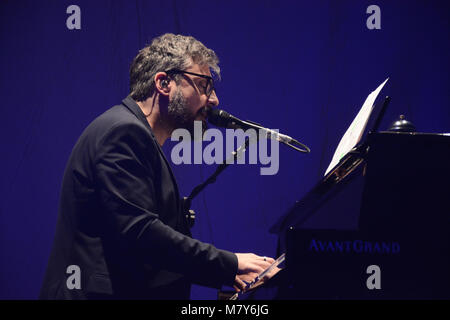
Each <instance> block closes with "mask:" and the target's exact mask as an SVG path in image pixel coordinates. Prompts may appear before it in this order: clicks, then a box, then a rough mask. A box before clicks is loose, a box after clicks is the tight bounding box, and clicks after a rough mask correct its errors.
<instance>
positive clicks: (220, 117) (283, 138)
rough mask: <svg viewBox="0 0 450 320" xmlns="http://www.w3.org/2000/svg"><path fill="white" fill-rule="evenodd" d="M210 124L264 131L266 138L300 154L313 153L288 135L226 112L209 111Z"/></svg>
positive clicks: (218, 110)
mask: <svg viewBox="0 0 450 320" xmlns="http://www.w3.org/2000/svg"><path fill="white" fill-rule="evenodd" d="M208 122H210V123H212V124H213V125H215V126H216V127H222V128H230V129H242V130H247V129H256V130H263V131H264V132H265V134H266V137H267V138H269V139H274V140H277V141H279V142H281V143H284V144H286V145H287V146H289V147H291V148H293V149H295V150H297V151H300V152H304V153H309V152H311V150H310V149H309V148H308V146H306V145H304V144H303V143H301V142H298V141H297V140H295V139H294V138H292V137H290V136H288V135H285V134H282V133H279V132H276V131H274V130H272V129H269V128H265V127H263V126H262V125H260V124H258V123H256V122H253V121H250V120H241V119H239V118H236V117H235V116H233V115H231V114H229V113H228V112H226V111H225V110H221V109H208ZM299 147H300V148H299Z"/></svg>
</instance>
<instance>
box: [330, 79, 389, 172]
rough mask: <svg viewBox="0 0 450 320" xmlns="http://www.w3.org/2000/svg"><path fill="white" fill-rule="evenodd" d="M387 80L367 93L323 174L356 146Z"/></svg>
mask: <svg viewBox="0 0 450 320" xmlns="http://www.w3.org/2000/svg"><path fill="white" fill-rule="evenodd" d="M388 80H389V78H387V79H386V80H384V82H383V83H382V84H380V85H379V86H378V88H376V89H375V91H373V92H372V93H370V94H369V96H368V97H367V98H366V101H364V104H363V106H362V108H361V110H359V112H358V114H357V115H356V117H355V119H354V120H353V122H352V124H351V125H350V127H349V128H348V129H347V131H346V132H345V134H344V136H343V137H342V139H341V141H340V142H339V145H338V147H337V149H336V151H335V152H334V155H333V159H332V160H331V163H330V165H329V166H328V169H327V171H325V175H327V174H328V172H330V170H331V169H333V168H334V167H335V166H336V165H337V164H338V163H339V161H340V160H341V159H342V157H344V156H345V155H346V154H347V153H348V152H349V151H350V150H352V149H353V147H354V146H356V144H357V143H358V142H359V140H360V139H361V137H362V135H363V133H364V129H365V128H366V125H367V121H368V120H369V117H370V114H371V112H372V109H373V105H374V103H375V100H376V99H377V97H378V94H379V93H380V91H381V89H383V87H384V85H385V84H386V82H387V81H388Z"/></svg>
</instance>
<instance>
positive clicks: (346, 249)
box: [308, 239, 400, 254]
mask: <svg viewBox="0 0 450 320" xmlns="http://www.w3.org/2000/svg"><path fill="white" fill-rule="evenodd" d="M308 251H313V252H314V251H315V252H331V253H357V254H363V253H364V254H398V253H400V243H398V242H395V241H394V242H388V241H365V240H344V241H342V240H319V239H311V242H310V243H309V247H308Z"/></svg>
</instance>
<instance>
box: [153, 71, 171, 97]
mask: <svg viewBox="0 0 450 320" xmlns="http://www.w3.org/2000/svg"><path fill="white" fill-rule="evenodd" d="M170 88H171V81H170V79H169V77H168V76H167V73H165V72H158V73H157V74H155V89H156V91H157V92H158V93H159V94H162V95H164V96H168V95H169V92H170Z"/></svg>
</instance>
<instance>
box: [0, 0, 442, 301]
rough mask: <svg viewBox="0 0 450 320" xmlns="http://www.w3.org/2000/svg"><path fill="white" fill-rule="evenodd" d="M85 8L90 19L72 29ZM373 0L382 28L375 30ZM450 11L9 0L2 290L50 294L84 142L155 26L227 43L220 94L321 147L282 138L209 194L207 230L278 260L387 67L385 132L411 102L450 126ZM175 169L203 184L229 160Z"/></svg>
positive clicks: (342, 4)
mask: <svg viewBox="0 0 450 320" xmlns="http://www.w3.org/2000/svg"><path fill="white" fill-rule="evenodd" d="M71 4H76V5H78V6H80V8H81V30H68V29H67V28H66V19H67V17H68V16H69V15H68V14H66V8H67V7H68V6H69V5H71ZM371 4H376V5H378V6H379V7H380V8H381V30H368V29H367V27H366V19H367V18H368V16H369V15H368V14H366V8H367V7H368V6H369V5H371ZM449 12H450V11H449V6H448V4H447V2H446V1H441V2H439V1H379V0H378V1H365V0H360V1H356V0H355V1H349V0H348V1H344V0H342V1H333V0H329V1H269V0H260V1H229V0H227V1H225V0H220V1H209V0H204V1H180V0H173V1H118V0H110V1H106V0H104V1H79V0H77V1H12V0H11V1H1V3H0V41H1V49H0V55H1V57H0V90H1V91H0V92H1V114H2V119H1V126H0V146H1V157H0V159H1V163H0V164H1V168H2V173H1V180H0V194H1V203H0V219H1V220H0V228H1V229H0V237H1V238H0V246H1V247H0V264H1V272H0V298H3V299H5V298H6V299H17V298H25V299H34V298H36V297H37V295H38V292H39V288H40V284H41V281H42V278H43V275H44V270H45V267H46V264H47V259H48V256H49V253H50V247H51V243H52V240H53V235H54V229H55V224H56V215H57V203H58V195H59V188H60V184H61V179H62V173H63V170H64V167H65V163H66V161H67V159H68V157H69V154H70V151H71V149H72V147H73V145H74V143H75V141H76V140H77V138H78V137H79V135H80V134H81V132H82V130H83V129H84V128H85V127H86V126H87V125H88V123H89V122H90V121H92V120H93V119H94V118H95V117H96V116H97V115H99V114H100V113H102V112H103V111H105V110H106V109H108V108H109V107H111V106H113V105H115V104H118V103H120V101H121V99H122V98H124V97H125V96H126V95H127V94H128V68H129V65H130V63H131V60H132V59H133V57H134V56H135V55H136V53H137V51H138V50H139V49H140V48H142V47H143V46H144V45H146V44H148V43H149V42H150V40H151V39H152V38H153V37H155V36H157V35H160V34H162V33H166V32H174V33H182V34H185V35H192V36H194V37H196V38H197V39H199V40H200V41H202V42H203V43H204V44H205V45H207V46H208V47H210V48H213V49H214V50H215V51H216V53H217V54H218V56H219V58H220V60H221V64H220V65H221V68H222V78H223V81H222V83H221V84H220V90H219V92H218V93H219V98H220V105H221V106H222V107H223V108H224V109H226V110H228V111H229V112H231V113H233V114H235V115H237V116H239V117H241V118H244V119H251V120H254V121H257V122H260V123H263V124H264V125H266V126H268V127H272V128H279V129H281V131H282V132H284V133H287V134H289V135H291V136H293V137H296V138H298V139H299V140H301V141H302V142H304V143H306V144H307V145H309V146H310V147H311V149H312V152H311V154H309V155H304V154H300V153H297V152H295V151H293V150H291V149H289V148H287V147H284V146H280V170H279V172H278V174H277V175H274V176H260V174H259V166H258V165H236V166H233V167H230V168H228V169H227V170H226V171H225V172H224V173H223V174H222V175H221V176H220V178H219V179H218V181H217V183H216V184H214V185H212V186H210V187H209V188H208V189H207V190H206V191H205V192H204V193H202V194H201V195H200V196H199V197H198V198H197V199H196V200H195V202H194V204H193V207H194V209H196V211H197V214H198V221H197V224H196V226H195V228H194V230H193V233H194V236H195V237H197V238H199V239H201V240H204V241H207V242H211V243H213V244H215V245H216V246H217V247H219V248H223V249H228V250H231V251H235V252H255V253H258V254H260V255H268V256H273V255H274V254H275V248H276V237H275V236H273V235H270V234H269V233H268V228H269V227H270V226H271V225H272V224H273V223H274V222H275V221H276V220H277V217H279V216H280V215H281V214H282V213H284V212H285V211H286V209H287V208H288V207H289V206H290V205H291V204H292V203H293V202H294V201H295V200H297V199H299V198H300V197H301V196H302V195H303V194H304V193H305V192H306V191H307V190H308V189H309V188H311V187H312V186H313V185H314V183H315V182H316V181H317V180H318V179H319V178H320V177H321V176H322V175H323V173H324V171H325V169H326V168H327V166H328V164H329V162H330V160H331V157H332V154H333V152H334V150H335V147H336V146H337V144H338V142H339V140H340V138H341V136H342V134H343V133H344V132H345V130H346V128H347V127H348V126H349V124H350V123H351V121H352V119H353V118H354V116H355V115H356V113H357V112H358V110H359V108H360V107H361V105H362V103H363V102H364V100H365V98H366V96H367V95H368V94H369V93H370V92H371V91H372V90H374V89H375V88H376V87H377V86H378V85H379V84H380V83H381V82H382V81H383V80H385V79H386V78H387V77H390V80H389V82H388V84H387V86H386V89H385V90H384V91H383V92H382V95H387V94H389V95H390V96H391V97H392V102H391V104H390V106H389V110H388V112H387V114H386V116H385V120H384V121H383V123H382V126H381V128H382V129H386V128H387V126H388V125H389V123H390V122H392V121H393V120H394V119H395V118H397V117H398V115H399V114H401V113H402V114H405V115H406V117H407V118H408V119H409V120H411V121H412V122H414V123H415V125H416V126H417V128H418V130H419V131H422V132H448V131H450V111H449V106H450V104H449V102H450V101H449V93H448V89H449V71H450V70H449V60H448V58H449V41H448V39H449V38H450V32H449V31H450V30H449V17H450V14H449ZM172 146H173V143H168V144H167V145H165V146H164V149H165V151H167V152H168V154H170V150H171V147H172ZM173 168H174V171H175V175H176V176H177V178H178V181H179V185H180V190H181V192H182V195H187V194H188V193H189V192H190V191H191V189H192V188H193V187H194V186H195V185H196V184H198V183H200V182H201V181H202V180H203V178H205V177H206V176H207V174H208V173H211V172H212V171H213V169H214V168H215V166H206V165H181V166H173ZM340 214H345V212H342V213H340ZM192 297H193V298H194V299H215V298H216V290H213V289H206V288H202V287H194V289H193V295H192Z"/></svg>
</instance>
